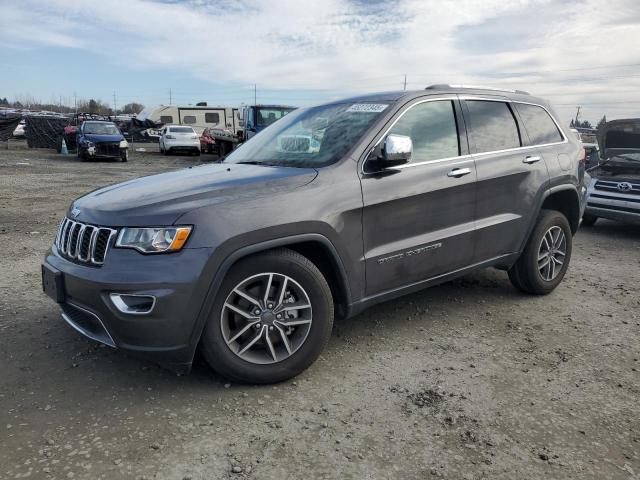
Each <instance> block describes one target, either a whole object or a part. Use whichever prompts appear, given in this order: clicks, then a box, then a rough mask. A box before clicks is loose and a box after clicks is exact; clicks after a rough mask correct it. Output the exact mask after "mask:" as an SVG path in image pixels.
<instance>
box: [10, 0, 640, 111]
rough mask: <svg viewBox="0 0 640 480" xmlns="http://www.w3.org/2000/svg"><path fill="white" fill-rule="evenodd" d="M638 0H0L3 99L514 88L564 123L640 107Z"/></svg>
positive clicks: (299, 101)
mask: <svg viewBox="0 0 640 480" xmlns="http://www.w3.org/2000/svg"><path fill="white" fill-rule="evenodd" d="M639 39H640V2H638V0H607V1H604V0H584V1H567V0H562V1H560V0H509V1H505V0H483V1H480V0H477V1H476V0H455V1H447V0H388V1H385V0H368V1H367V0H322V1H310V0H308V1H305V0H263V1H256V0H238V1H231V0H185V1H177V0H174V1H151V0H126V1H123V0H100V1H99V2H91V1H86V0H46V1H44V0H41V1H36V0H20V1H14V0H0V72H3V73H2V74H0V97H7V98H8V99H10V100H15V99H20V98H27V97H32V98H36V99H38V100H41V101H43V102H55V103H57V102H59V101H60V100H62V102H63V103H67V104H73V99H74V95H75V98H84V99H88V98H96V99H100V100H102V101H104V102H107V103H109V104H110V105H113V104H114V102H115V104H116V105H117V106H118V107H121V106H122V105H124V104H125V103H129V102H133V101H136V102H139V103H142V104H144V105H146V106H150V105H156V104H168V103H169V101H170V100H171V102H172V103H173V104H181V105H186V104H195V103H196V102H200V101H206V102H208V103H209V105H232V106H237V105H240V104H241V103H253V101H254V85H255V86H256V96H257V101H258V103H278V104H289V105H296V106H308V105H313V104H318V103H322V102H324V101H328V100H333V99H336V98H340V97H344V96H350V95H355V94H360V93H365V92H375V91H389V90H401V89H403V88H404V81H405V75H406V81H407V89H411V90H418V89H422V88H424V87H426V86H427V85H431V84H440V83H449V84H472V85H486V86H494V87H504V88H511V89H521V90H526V91H529V92H531V93H532V94H535V95H538V96H542V97H545V98H547V99H549V100H550V101H551V102H552V104H553V105H554V107H555V109H556V111H557V112H558V114H559V116H560V117H561V119H562V120H563V121H566V122H568V121H569V120H570V119H571V118H573V117H575V115H576V109H577V108H576V107H577V106H578V105H580V106H581V107H582V108H581V114H580V118H581V119H582V120H584V119H586V120H590V121H591V122H592V123H595V122H597V121H598V120H599V119H600V118H601V117H602V115H603V114H606V116H607V119H609V120H611V119H614V118H626V117H640V40H639Z"/></svg>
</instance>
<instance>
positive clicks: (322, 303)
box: [200, 249, 333, 384]
mask: <svg viewBox="0 0 640 480" xmlns="http://www.w3.org/2000/svg"><path fill="white" fill-rule="evenodd" d="M267 287H269V289H267ZM238 290H240V291H242V292H244V294H245V295H242V296H239V295H238V294H237V291H238ZM265 292H269V293H266V298H267V301H266V302H264V298H265ZM281 292H282V294H281ZM247 295H249V298H252V299H253V302H252V301H249V300H247V298H248V297H247ZM280 299H282V301H280ZM256 301H257V302H258V304H259V305H258V304H256V303H255V302H256ZM307 301H308V303H307ZM228 305H232V309H230V308H229V307H228ZM280 308H285V309H286V310H285V309H282V310H281V309H280ZM278 315H279V316H278ZM274 316H277V318H280V319H281V320H275V317H274ZM249 317H250V318H249ZM285 324H286V325H285ZM332 327H333V297H332V296H331V290H330V288H329V285H328V284H327V281H326V280H325V278H324V276H323V275H322V273H320V270H318V268H317V267H316V266H315V265H314V264H313V263H312V262H311V261H310V260H309V259H307V258H306V257H304V256H302V255H300V254H299V253H297V252H294V251H293V250H289V249H277V250H270V251H267V252H264V253H259V254H257V255H253V256H251V257H248V258H245V259H242V260H240V261H239V262H238V263H236V264H235V265H234V266H233V267H232V268H231V269H230V270H229V272H228V274H227V276H226V277H225V279H224V281H223V282H222V285H221V287H220V289H219V291H218V294H217V297H216V299H215V301H214V304H213V306H212V308H211V312H210V314H209V319H208V320H207V324H206V326H205V329H204V332H203V334H202V338H201V341H200V343H201V347H202V353H203V355H204V358H205V359H206V361H207V363H208V364H209V365H210V366H211V368H213V369H214V370H216V371H217V372H218V373H220V374H221V375H223V376H225V377H227V378H229V379H230V380H233V381H235V382H241V383H255V384H265V383H276V382H281V381H283V380H287V379H289V378H292V377H294V376H296V375H298V374H299V373H301V372H302V371H303V370H305V369H306V368H308V367H309V366H310V365H311V364H312V363H313V362H314V361H315V360H316V359H317V358H318V356H319V355H320V353H321V352H322V350H323V349H324V348H325V346H326V344H327V342H328V341H329V338H330V337H331V329H332ZM243 331H244V332H245V333H242V332H243ZM256 338H257V340H256ZM247 345H249V346H248V347H247ZM285 347H286V348H285ZM243 350H244V353H243Z"/></svg>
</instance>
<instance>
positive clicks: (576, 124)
mask: <svg viewBox="0 0 640 480" xmlns="http://www.w3.org/2000/svg"><path fill="white" fill-rule="evenodd" d="M581 108H582V107H580V106H578V110H577V111H576V122H575V126H576V127H577V126H578V117H579V116H580V109H581Z"/></svg>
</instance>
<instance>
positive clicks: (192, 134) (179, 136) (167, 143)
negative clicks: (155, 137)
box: [159, 125, 200, 155]
mask: <svg viewBox="0 0 640 480" xmlns="http://www.w3.org/2000/svg"><path fill="white" fill-rule="evenodd" d="M159 143H160V153H164V154H165V155H169V154H170V153H171V152H177V151H182V152H189V153H193V154H196V155H200V136H199V135H198V134H197V133H196V131H195V130H194V129H193V128H192V127H189V126H186V125H166V126H165V127H164V128H163V129H162V130H161V132H160V140H159Z"/></svg>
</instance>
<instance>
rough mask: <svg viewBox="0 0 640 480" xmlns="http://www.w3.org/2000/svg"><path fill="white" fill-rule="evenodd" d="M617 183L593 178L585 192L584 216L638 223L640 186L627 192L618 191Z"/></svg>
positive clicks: (639, 221) (639, 219)
mask: <svg viewBox="0 0 640 480" xmlns="http://www.w3.org/2000/svg"><path fill="white" fill-rule="evenodd" d="M618 183H629V182H622V181H621V182H612V181H607V180H598V179H597V178H594V179H592V180H591V183H590V184H589V189H588V191H587V206H586V208H585V214H589V215H594V216H596V217H601V218H608V219H610V220H618V221H622V222H633V223H640V193H639V192H640V190H639V188H640V185H637V187H636V184H634V188H633V189H632V190H631V191H629V192H622V191H618V190H617V188H614V185H617V184H618Z"/></svg>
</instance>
